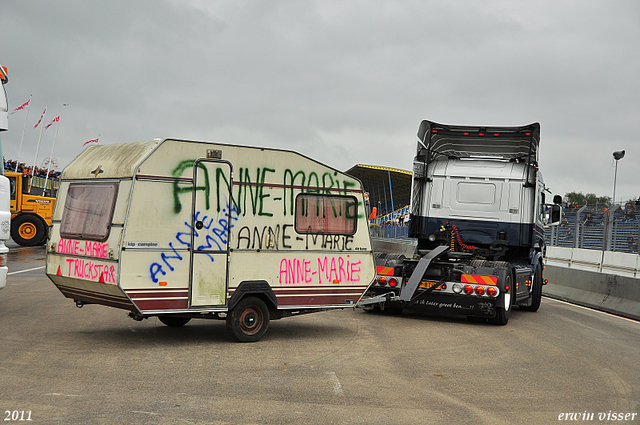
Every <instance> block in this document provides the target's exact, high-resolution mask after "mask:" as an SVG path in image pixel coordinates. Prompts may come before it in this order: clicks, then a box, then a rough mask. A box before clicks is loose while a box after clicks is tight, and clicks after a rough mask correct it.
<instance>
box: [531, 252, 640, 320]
mask: <svg viewBox="0 0 640 425" xmlns="http://www.w3.org/2000/svg"><path fill="white" fill-rule="evenodd" d="M544 277H545V279H547V280H548V281H549V283H548V284H547V285H545V286H544V287H543V290H542V293H543V294H544V295H546V296H549V297H552V298H558V299H562V300H566V301H569V302H572V303H575V304H579V305H584V306H587V307H591V308H596V309H598V310H602V311H607V312H610V313H614V314H619V315H621V316H625V317H629V318H633V319H636V320H640V256H639V255H637V254H625V253H620V252H612V251H596V250H589V249H577V248H560V247H548V248H547V253H546V257H545V271H544Z"/></svg>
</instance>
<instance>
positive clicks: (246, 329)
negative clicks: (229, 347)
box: [227, 297, 269, 342]
mask: <svg viewBox="0 0 640 425" xmlns="http://www.w3.org/2000/svg"><path fill="white" fill-rule="evenodd" d="M268 327H269V309H268V308H267V306H266V304H265V303H264V301H262V300H261V299H260V298H258V297H247V298H243V299H242V300H241V301H240V302H239V303H238V304H237V305H236V306H235V308H234V309H233V310H232V311H231V313H230V314H229V315H228V316H227V329H228V330H229V332H231V333H232V334H233V336H235V337H236V339H237V340H238V341H240V342H255V341H258V340H259V339H260V338H262V335H264V333H265V332H266V331H267V328H268Z"/></svg>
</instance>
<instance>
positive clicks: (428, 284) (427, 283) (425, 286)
mask: <svg viewBox="0 0 640 425" xmlns="http://www.w3.org/2000/svg"><path fill="white" fill-rule="evenodd" d="M437 284H438V282H431V281H428V280H426V281H424V282H420V288H422V289H430V288H433V287H434V286H436V285H437Z"/></svg>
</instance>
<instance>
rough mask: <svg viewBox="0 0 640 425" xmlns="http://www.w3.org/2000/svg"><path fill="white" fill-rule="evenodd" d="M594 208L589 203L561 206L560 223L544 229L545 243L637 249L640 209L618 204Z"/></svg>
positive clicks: (607, 249) (611, 248) (620, 249)
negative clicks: (603, 208) (638, 210)
mask: <svg viewBox="0 0 640 425" xmlns="http://www.w3.org/2000/svg"><path fill="white" fill-rule="evenodd" d="M596 211H597V210H596V209H595V208H589V206H584V207H582V208H580V209H577V208H568V209H565V210H564V217H563V219H562V221H561V223H560V224H559V225H558V226H552V227H548V228H547V229H546V230H545V241H546V243H547V245H549V246H559V247H565V248H583V249H597V250H606V251H618V252H626V253H637V252H638V236H639V229H640V220H639V218H640V216H639V215H638V214H640V213H636V211H635V209H633V208H626V209H624V210H623V209H620V207H619V206H615V207H612V208H611V209H609V210H607V211H604V212H599V213H598V212H596Z"/></svg>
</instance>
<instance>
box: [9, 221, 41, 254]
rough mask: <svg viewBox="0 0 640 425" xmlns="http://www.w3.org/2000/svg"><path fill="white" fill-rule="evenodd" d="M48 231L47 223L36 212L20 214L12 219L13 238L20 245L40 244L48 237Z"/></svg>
mask: <svg viewBox="0 0 640 425" xmlns="http://www.w3.org/2000/svg"><path fill="white" fill-rule="evenodd" d="M46 232H47V231H46V226H45V223H44V222H43V221H42V219H41V218H40V217H38V216H36V215H34V214H20V215H19V216H17V217H15V218H14V219H13V220H11V239H13V241H14V242H15V243H17V244H18V245H21V246H35V245H40V244H42V243H43V242H44V241H45V239H46V237H47V233H46Z"/></svg>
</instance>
